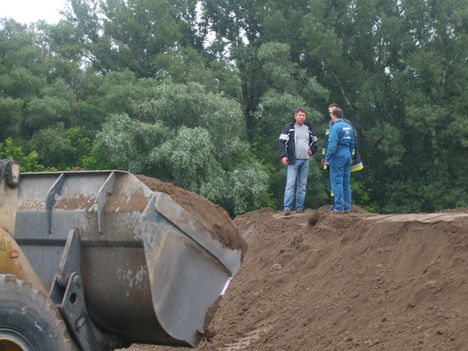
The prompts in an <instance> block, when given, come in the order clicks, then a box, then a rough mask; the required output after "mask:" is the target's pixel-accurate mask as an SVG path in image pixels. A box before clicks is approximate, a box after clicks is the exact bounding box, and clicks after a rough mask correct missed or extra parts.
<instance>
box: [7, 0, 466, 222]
mask: <svg viewBox="0 0 468 351" xmlns="http://www.w3.org/2000/svg"><path fill="white" fill-rule="evenodd" d="M67 5H68V7H67V10H66V11H65V19H64V20H62V21H61V22H59V23H58V24H57V25H47V24H45V23H43V22H39V23H36V24H33V25H30V26H24V25H21V24H19V23H17V22H15V21H13V20H8V19H0V125H1V126H2V128H0V143H1V145H2V146H1V152H2V155H4V156H5V157H6V156H8V157H15V158H17V159H20V160H21V161H20V162H21V163H22V164H23V168H24V167H26V169H28V170H40V169H45V167H55V168H58V169H68V168H73V167H77V166H78V167H84V168H88V169H91V168H101V169H102V168H124V169H129V170H132V171H133V172H137V173H146V174H148V175H152V176H157V177H159V178H161V179H164V180H166V181H172V182H176V183H177V184H179V185H183V186H184V187H187V188H189V189H190V190H193V191H196V192H198V193H201V194H204V195H206V196H208V197H209V198H210V199H212V200H214V201H216V202H217V203H219V204H221V205H222V206H225V207H226V208H228V209H229V210H230V212H231V214H234V213H241V212H243V211H248V210H250V209H254V208H257V207H260V206H273V207H277V208H280V207H281V202H282V198H283V191H284V181H285V174H284V171H285V169H284V167H283V166H281V164H280V162H279V160H278V152H277V149H278V146H277V143H278V140H277V139H278V135H279V133H280V131H281V128H282V127H283V126H284V124H285V123H286V122H288V121H289V120H292V118H293V111H294V109H295V108H297V107H299V106H301V107H305V108H306V109H307V110H308V112H309V113H308V116H307V117H308V120H309V122H312V124H313V125H314V127H315V129H316V131H317V133H318V136H319V139H322V137H321V136H322V135H323V133H324V129H325V126H326V123H327V122H328V116H327V115H326V113H327V106H328V104H330V103H331V102H337V103H339V104H340V105H341V106H342V107H343V108H344V111H345V116H346V117H348V118H350V119H351V120H352V122H353V124H354V126H355V127H356V128H357V130H358V133H359V141H360V149H361V155H362V157H363V160H364V164H365V166H366V167H365V169H364V170H363V171H361V172H359V175H357V176H356V175H353V190H354V193H355V196H354V198H355V201H356V203H357V204H359V205H361V206H363V207H364V208H366V209H369V210H372V211H383V212H403V211H416V212H417V211H433V210H439V209H445V208H450V207H455V206H468V202H467V200H466V197H463V196H460V195H459V194H465V193H466V192H467V190H468V189H467V184H468V181H467V179H466V174H468V165H467V163H466V162H464V160H465V158H466V154H467V148H468V119H467V118H466V111H467V110H468V108H467V107H468V105H467V101H468V81H467V80H466V77H467V75H468V65H467V64H466V58H467V57H468V35H467V29H468V28H467V26H466V23H467V20H468V5H467V4H466V1H461V0H446V1H415V0H403V1H399V0H370V1H352V0H343V1H327V0H294V1H292V0H260V1H251V0H229V1H228V0H201V1H195V0H189V1H179V0H177V1H165V0H103V1H101V0H68V4H67ZM13 140H14V142H13ZM320 169H321V167H320V164H319V160H318V157H316V158H314V160H313V161H312V163H311V169H310V177H309V184H308V194H309V195H308V198H307V199H306V205H307V206H309V207H317V206H321V205H323V204H325V203H327V202H328V186H327V179H326V178H327V176H326V172H322V171H321V170H320Z"/></svg>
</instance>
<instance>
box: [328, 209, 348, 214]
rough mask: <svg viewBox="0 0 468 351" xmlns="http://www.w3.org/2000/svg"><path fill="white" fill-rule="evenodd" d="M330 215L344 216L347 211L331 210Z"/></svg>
mask: <svg viewBox="0 0 468 351" xmlns="http://www.w3.org/2000/svg"><path fill="white" fill-rule="evenodd" d="M330 213H331V214H344V213H345V211H344V210H331V211H330Z"/></svg>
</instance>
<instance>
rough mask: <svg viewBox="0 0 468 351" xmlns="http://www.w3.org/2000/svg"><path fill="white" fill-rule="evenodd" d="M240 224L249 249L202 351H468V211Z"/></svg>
mask: <svg viewBox="0 0 468 351" xmlns="http://www.w3.org/2000/svg"><path fill="white" fill-rule="evenodd" d="M234 222H235V223H236V224H237V226H238V227H239V228H240V230H241V232H242V233H243V236H244V238H245V239H246V240H247V242H248V244H249V250H248V252H247V254H246V257H245V260H244V262H243V265H242V267H241V269H240V271H239V273H238V274H237V275H236V277H235V278H234V280H233V282H232V283H231V285H230V287H229V289H228V291H227V293H226V295H225V296H224V297H223V299H222V300H221V303H220V307H219V309H218V311H217V312H216V315H215V318H214V319H213V321H212V323H211V325H210V329H211V330H212V331H213V332H214V333H215V335H214V337H213V338H212V339H211V340H209V341H207V340H205V341H203V342H202V343H201V345H200V346H199V347H198V348H196V349H195V350H206V351H234V350H237V351H240V350H258V351H267V350H268V351H273V350H274V351H279V350H303V351H309V350H320V351H322V350H437V351H439V350H460V351H465V350H468V333H467V330H468V298H467V297H468V230H467V228H468V208H462V209H456V210H451V211H447V212H445V213H442V212H441V213H432V214H398V215H397V214H395V215H376V214H370V213H367V212H365V211H363V210H360V209H359V208H357V207H356V209H355V211H353V213H351V214H348V215H333V214H325V213H324V209H319V210H306V212H305V213H303V214H294V215H292V216H288V217H284V216H282V213H281V212H278V211H274V210H272V209H269V208H265V209H261V210H258V211H254V212H251V213H247V214H245V215H242V216H240V217H237V218H236V219H235V221H234ZM128 350H132V351H137V350H138V351H149V350H152V351H155V350H158V351H162V350H164V351H169V350H177V348H169V347H158V346H149V345H134V346H132V347H131V348H130V349H128ZM180 350H182V349H180ZM184 350H186V349H184Z"/></svg>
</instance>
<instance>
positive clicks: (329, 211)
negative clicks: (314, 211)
mask: <svg viewBox="0 0 468 351" xmlns="http://www.w3.org/2000/svg"><path fill="white" fill-rule="evenodd" d="M333 210H334V209H333V207H330V208H329V209H328V210H326V211H325V213H332V212H333Z"/></svg>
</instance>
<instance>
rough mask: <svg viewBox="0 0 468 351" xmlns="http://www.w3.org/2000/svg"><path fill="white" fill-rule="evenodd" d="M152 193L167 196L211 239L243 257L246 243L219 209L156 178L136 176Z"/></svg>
mask: <svg viewBox="0 0 468 351" xmlns="http://www.w3.org/2000/svg"><path fill="white" fill-rule="evenodd" d="M136 177H137V178H138V179H139V180H140V181H141V182H143V183H144V184H145V185H146V186H147V187H148V188H150V189H151V190H153V191H159V192H161V193H165V194H168V195H169V196H170V197H171V198H172V200H174V201H175V202H177V203H178V204H179V205H180V206H181V207H183V208H184V209H185V210H186V211H188V212H189V213H190V214H192V215H193V216H194V217H195V218H196V219H197V220H198V221H199V222H200V223H201V224H202V225H203V226H204V227H206V229H208V231H209V232H210V233H211V235H212V236H213V238H215V239H216V240H218V241H220V242H221V243H223V244H224V245H225V246H226V247H228V248H230V249H234V250H241V251H242V253H243V255H245V252H246V251H247V243H246V242H245V240H244V239H243V237H242V235H241V234H240V232H239V229H238V228H237V227H236V226H235V225H234V223H233V222H232V220H231V218H230V217H229V215H228V213H227V212H226V211H225V210H224V209H223V208H222V207H221V206H218V205H216V204H214V203H212V202H211V201H209V200H207V199H206V198H204V197H203V196H200V195H197V194H194V193H192V192H190V191H187V190H185V189H182V188H179V187H177V186H175V185H174V184H171V183H165V182H162V181H160V180H159V179H156V178H150V177H146V176H143V175H137V176H136Z"/></svg>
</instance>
